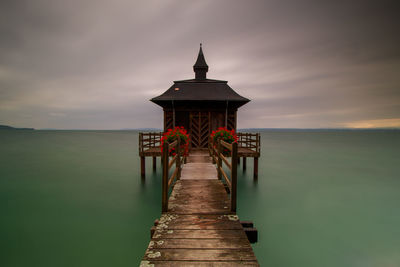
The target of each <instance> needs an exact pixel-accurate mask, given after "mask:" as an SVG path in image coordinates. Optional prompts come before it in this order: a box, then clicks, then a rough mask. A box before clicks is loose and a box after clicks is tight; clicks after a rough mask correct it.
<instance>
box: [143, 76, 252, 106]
mask: <svg viewBox="0 0 400 267" xmlns="http://www.w3.org/2000/svg"><path fill="white" fill-rule="evenodd" d="M172 100H174V101H224V102H225V101H229V102H236V104H237V105H238V106H242V105H244V104H246V103H247V102H249V101H250V100H249V99H247V98H245V97H243V96H241V95H239V94H238V93H236V92H235V91H234V90H233V89H232V88H231V87H230V86H229V85H228V83H227V81H220V80H211V79H205V80H201V81H199V80H196V79H192V80H182V81H175V82H174V84H173V85H172V86H171V87H170V88H169V89H168V90H167V91H165V92H164V93H163V94H161V95H159V96H157V97H154V98H152V99H151V101H152V102H154V103H156V104H158V105H160V106H163V103H164V102H166V101H167V102H171V101H172Z"/></svg>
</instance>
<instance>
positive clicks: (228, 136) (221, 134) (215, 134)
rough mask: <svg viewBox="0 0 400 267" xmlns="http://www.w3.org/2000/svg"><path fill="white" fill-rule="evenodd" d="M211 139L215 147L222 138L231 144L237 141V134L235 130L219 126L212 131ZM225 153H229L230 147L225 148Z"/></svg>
mask: <svg viewBox="0 0 400 267" xmlns="http://www.w3.org/2000/svg"><path fill="white" fill-rule="evenodd" d="M211 139H212V142H213V145H214V147H216V146H217V142H218V139H221V140H223V141H225V142H227V143H229V144H232V143H235V142H237V135H236V134H235V130H228V129H227V128H226V127H219V128H218V129H217V130H215V131H212V133H211ZM223 154H224V155H227V154H228V149H226V148H224V151H223Z"/></svg>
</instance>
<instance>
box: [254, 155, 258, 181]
mask: <svg viewBox="0 0 400 267" xmlns="http://www.w3.org/2000/svg"><path fill="white" fill-rule="evenodd" d="M257 179H258V157H255V158H254V180H257Z"/></svg>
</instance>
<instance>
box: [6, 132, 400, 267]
mask: <svg viewBox="0 0 400 267" xmlns="http://www.w3.org/2000/svg"><path fill="white" fill-rule="evenodd" d="M137 139H138V134H137V132H134V131H0V216H1V217H0V266H4V267H8V266H40V267H47V266H51V267H53V266H68V267H70V266H137V265H139V262H140V259H141V257H142V256H143V254H144V251H145V248H146V247H147V243H148V241H149V235H150V234H149V232H150V227H151V225H152V222H153V220H154V219H156V218H158V217H159V216H160V212H161V208H160V206H161V205H160V203H161V184H160V175H161V173H160V168H158V169H157V171H156V172H153V171H152V170H151V164H150V163H151V162H150V159H148V161H147V170H146V171H147V177H146V180H145V181H144V182H143V181H141V179H140V175H139V168H138V166H139V164H138V163H139V158H138V152H137V150H138V148H137ZM399 148H400V133H399V132H393V131H391V132H384V131H382V132H368V131H326V132H291V131H264V132H262V157H261V159H260V170H259V172H260V175H259V179H258V182H253V179H252V171H253V170H252V159H249V160H248V164H247V165H248V168H247V171H246V172H243V171H242V169H240V170H239V171H238V174H239V177H238V182H239V186H238V188H239V191H238V197H239V199H238V213H239V216H240V218H241V219H242V220H252V221H254V222H255V226H256V227H257V228H258V230H259V242H258V243H257V244H255V245H254V246H253V247H254V250H255V253H256V256H257V258H258V260H259V262H260V263H261V266H283V267H285V266H287V267H291V266H296V267H299V266H300V267H301V266H307V267H313V266H315V267H321V266H325V267H330V266H332V267H333V266H335V267H337V266H356V267H357V266H360V267H361V266H362V267H365V266H367V267H368V266H379V267H382V266H400V150H399ZM158 164H159V162H158ZM240 168H241V165H240Z"/></svg>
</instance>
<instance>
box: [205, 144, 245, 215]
mask: <svg viewBox="0 0 400 267" xmlns="http://www.w3.org/2000/svg"><path fill="white" fill-rule="evenodd" d="M209 148H210V149H211V151H212V152H211V156H212V158H213V162H214V163H216V164H217V171H218V179H220V180H221V179H222V178H224V180H225V184H226V185H227V186H228V188H229V192H230V198H231V212H236V201H237V163H238V154H237V152H238V144H237V143H236V142H235V143H232V144H229V143H227V142H225V141H223V140H221V139H218V142H217V147H216V148H215V147H214V146H213V145H212V144H211V142H210V145H209ZM224 151H227V152H230V153H229V154H230V158H231V159H230V161H229V160H228V158H227V157H226V156H224V155H223V154H224ZM223 163H225V165H226V166H227V168H228V169H229V172H230V178H229V176H228V174H227V173H226V172H225V171H224V168H223Z"/></svg>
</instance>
